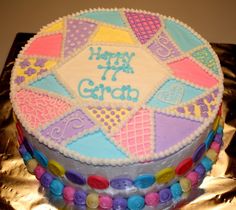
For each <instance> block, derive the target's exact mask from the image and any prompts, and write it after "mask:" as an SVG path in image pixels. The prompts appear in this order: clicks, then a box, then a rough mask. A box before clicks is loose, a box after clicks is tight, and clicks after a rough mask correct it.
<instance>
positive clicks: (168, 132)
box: [155, 112, 200, 153]
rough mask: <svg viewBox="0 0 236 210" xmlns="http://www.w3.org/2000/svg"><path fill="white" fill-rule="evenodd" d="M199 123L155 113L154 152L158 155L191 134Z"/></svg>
mask: <svg viewBox="0 0 236 210" xmlns="http://www.w3.org/2000/svg"><path fill="white" fill-rule="evenodd" d="M199 126H200V122H198V121H195V120H189V119H185V118H181V117H176V116H171V115H167V114H164V113H158V112H155V141H156V142H155V152H156V153H160V152H162V151H164V150H166V149H169V148H170V147H172V146H174V145H175V144H177V143H179V142H181V141H182V140H183V139H185V138H186V137H188V136H189V135H190V134H192V132H193V131H195V130H196V129H197V128H198V127H199Z"/></svg>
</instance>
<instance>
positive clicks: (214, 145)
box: [211, 141, 220, 153]
mask: <svg viewBox="0 0 236 210" xmlns="http://www.w3.org/2000/svg"><path fill="white" fill-rule="evenodd" d="M211 149H213V150H214V151H215V152H216V153H219V152H220V144H219V143H218V142H215V141H213V142H212V144H211Z"/></svg>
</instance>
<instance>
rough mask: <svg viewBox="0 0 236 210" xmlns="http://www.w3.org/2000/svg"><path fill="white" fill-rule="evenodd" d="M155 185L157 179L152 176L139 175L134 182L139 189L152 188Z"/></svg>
mask: <svg viewBox="0 0 236 210" xmlns="http://www.w3.org/2000/svg"><path fill="white" fill-rule="evenodd" d="M154 183H155V177H154V176H153V175H151V174H143V175H139V176H138V177H136V178H135V180H134V185H135V186H136V187H138V188H141V189H144V188H148V187H150V186H152V185H153V184H154Z"/></svg>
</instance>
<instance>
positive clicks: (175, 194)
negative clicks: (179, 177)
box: [170, 182, 183, 200]
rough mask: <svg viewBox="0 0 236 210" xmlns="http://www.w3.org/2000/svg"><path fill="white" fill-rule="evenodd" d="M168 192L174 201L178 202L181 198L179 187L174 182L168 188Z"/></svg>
mask: <svg viewBox="0 0 236 210" xmlns="http://www.w3.org/2000/svg"><path fill="white" fill-rule="evenodd" d="M170 191H171V193H172V196H173V198H174V199H175V200H178V199H179V198H180V197H181V195H182V194H183V192H182V189H181V186H180V184H179V183H178V182H176V183H174V184H172V185H171V186H170Z"/></svg>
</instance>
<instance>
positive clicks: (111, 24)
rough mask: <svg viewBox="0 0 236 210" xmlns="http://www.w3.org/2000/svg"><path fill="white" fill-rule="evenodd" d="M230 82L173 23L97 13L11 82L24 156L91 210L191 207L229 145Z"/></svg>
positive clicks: (41, 46)
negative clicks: (224, 119)
mask: <svg viewBox="0 0 236 210" xmlns="http://www.w3.org/2000/svg"><path fill="white" fill-rule="evenodd" d="M222 93H223V76H222V72H221V68H220V64H219V60H218V58H217V56H216V55H215V53H214V51H213V50H212V48H211V46H210V45H209V43H208V42H207V41H206V40H204V39H203V38H202V37H201V36H200V35H199V34H197V33H196V32H194V31H193V30H192V29H191V28H190V27H188V26H187V25H185V24H183V23H181V22H180V21H178V20H175V19H173V18H170V17H165V16H163V15H160V14H156V13H150V12H146V11H140V10H132V9H96V10H89V11H83V12H80V13H76V14H73V15H69V16H66V17H63V18H60V19H58V20H56V21H54V22H52V23H50V24H48V25H47V26H45V27H43V28H42V29H41V30H40V31H39V32H38V33H37V34H36V35H35V36H34V37H33V38H32V39H31V40H30V41H29V42H28V44H27V45H26V46H25V47H24V48H23V49H22V51H21V52H20V54H19V56H18V58H17V60H16V62H15V66H14V69H13V73H12V77H11V93H10V97H11V102H12V105H13V109H14V112H15V113H16V116H17V118H18V122H17V123H16V127H17V130H18V133H17V137H18V141H19V144H20V147H19V151H20V154H21V155H22V157H23V160H24V162H25V164H26V166H27V169H28V171H29V172H30V173H32V174H34V175H35V176H36V178H37V179H38V180H39V181H40V183H41V185H42V186H43V187H45V188H46V189H47V190H48V191H49V192H50V193H51V194H53V195H55V196H62V197H63V198H64V199H65V200H66V201H69V202H72V203H74V205H76V206H79V207H80V208H82V209H86V208H101V209H127V208H128V209H131V210H139V209H143V208H149V207H152V208H155V209H158V208H160V209H161V208H164V207H167V206H171V205H172V206H173V205H175V204H177V203H178V202H179V201H180V200H182V199H184V198H186V197H188V194H189V193H190V192H191V191H192V189H194V188H196V187H197V186H198V185H199V184H200V183H201V180H202V179H203V177H204V176H205V174H206V173H207V172H208V171H210V170H211V168H212V165H213V163H214V162H215V161H216V159H217V156H218V153H219V150H220V146H221V143H222V140H221V139H222V131H223V127H222V124H221V120H220V119H221V118H220V116H221V109H220V105H221V101H222Z"/></svg>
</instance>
